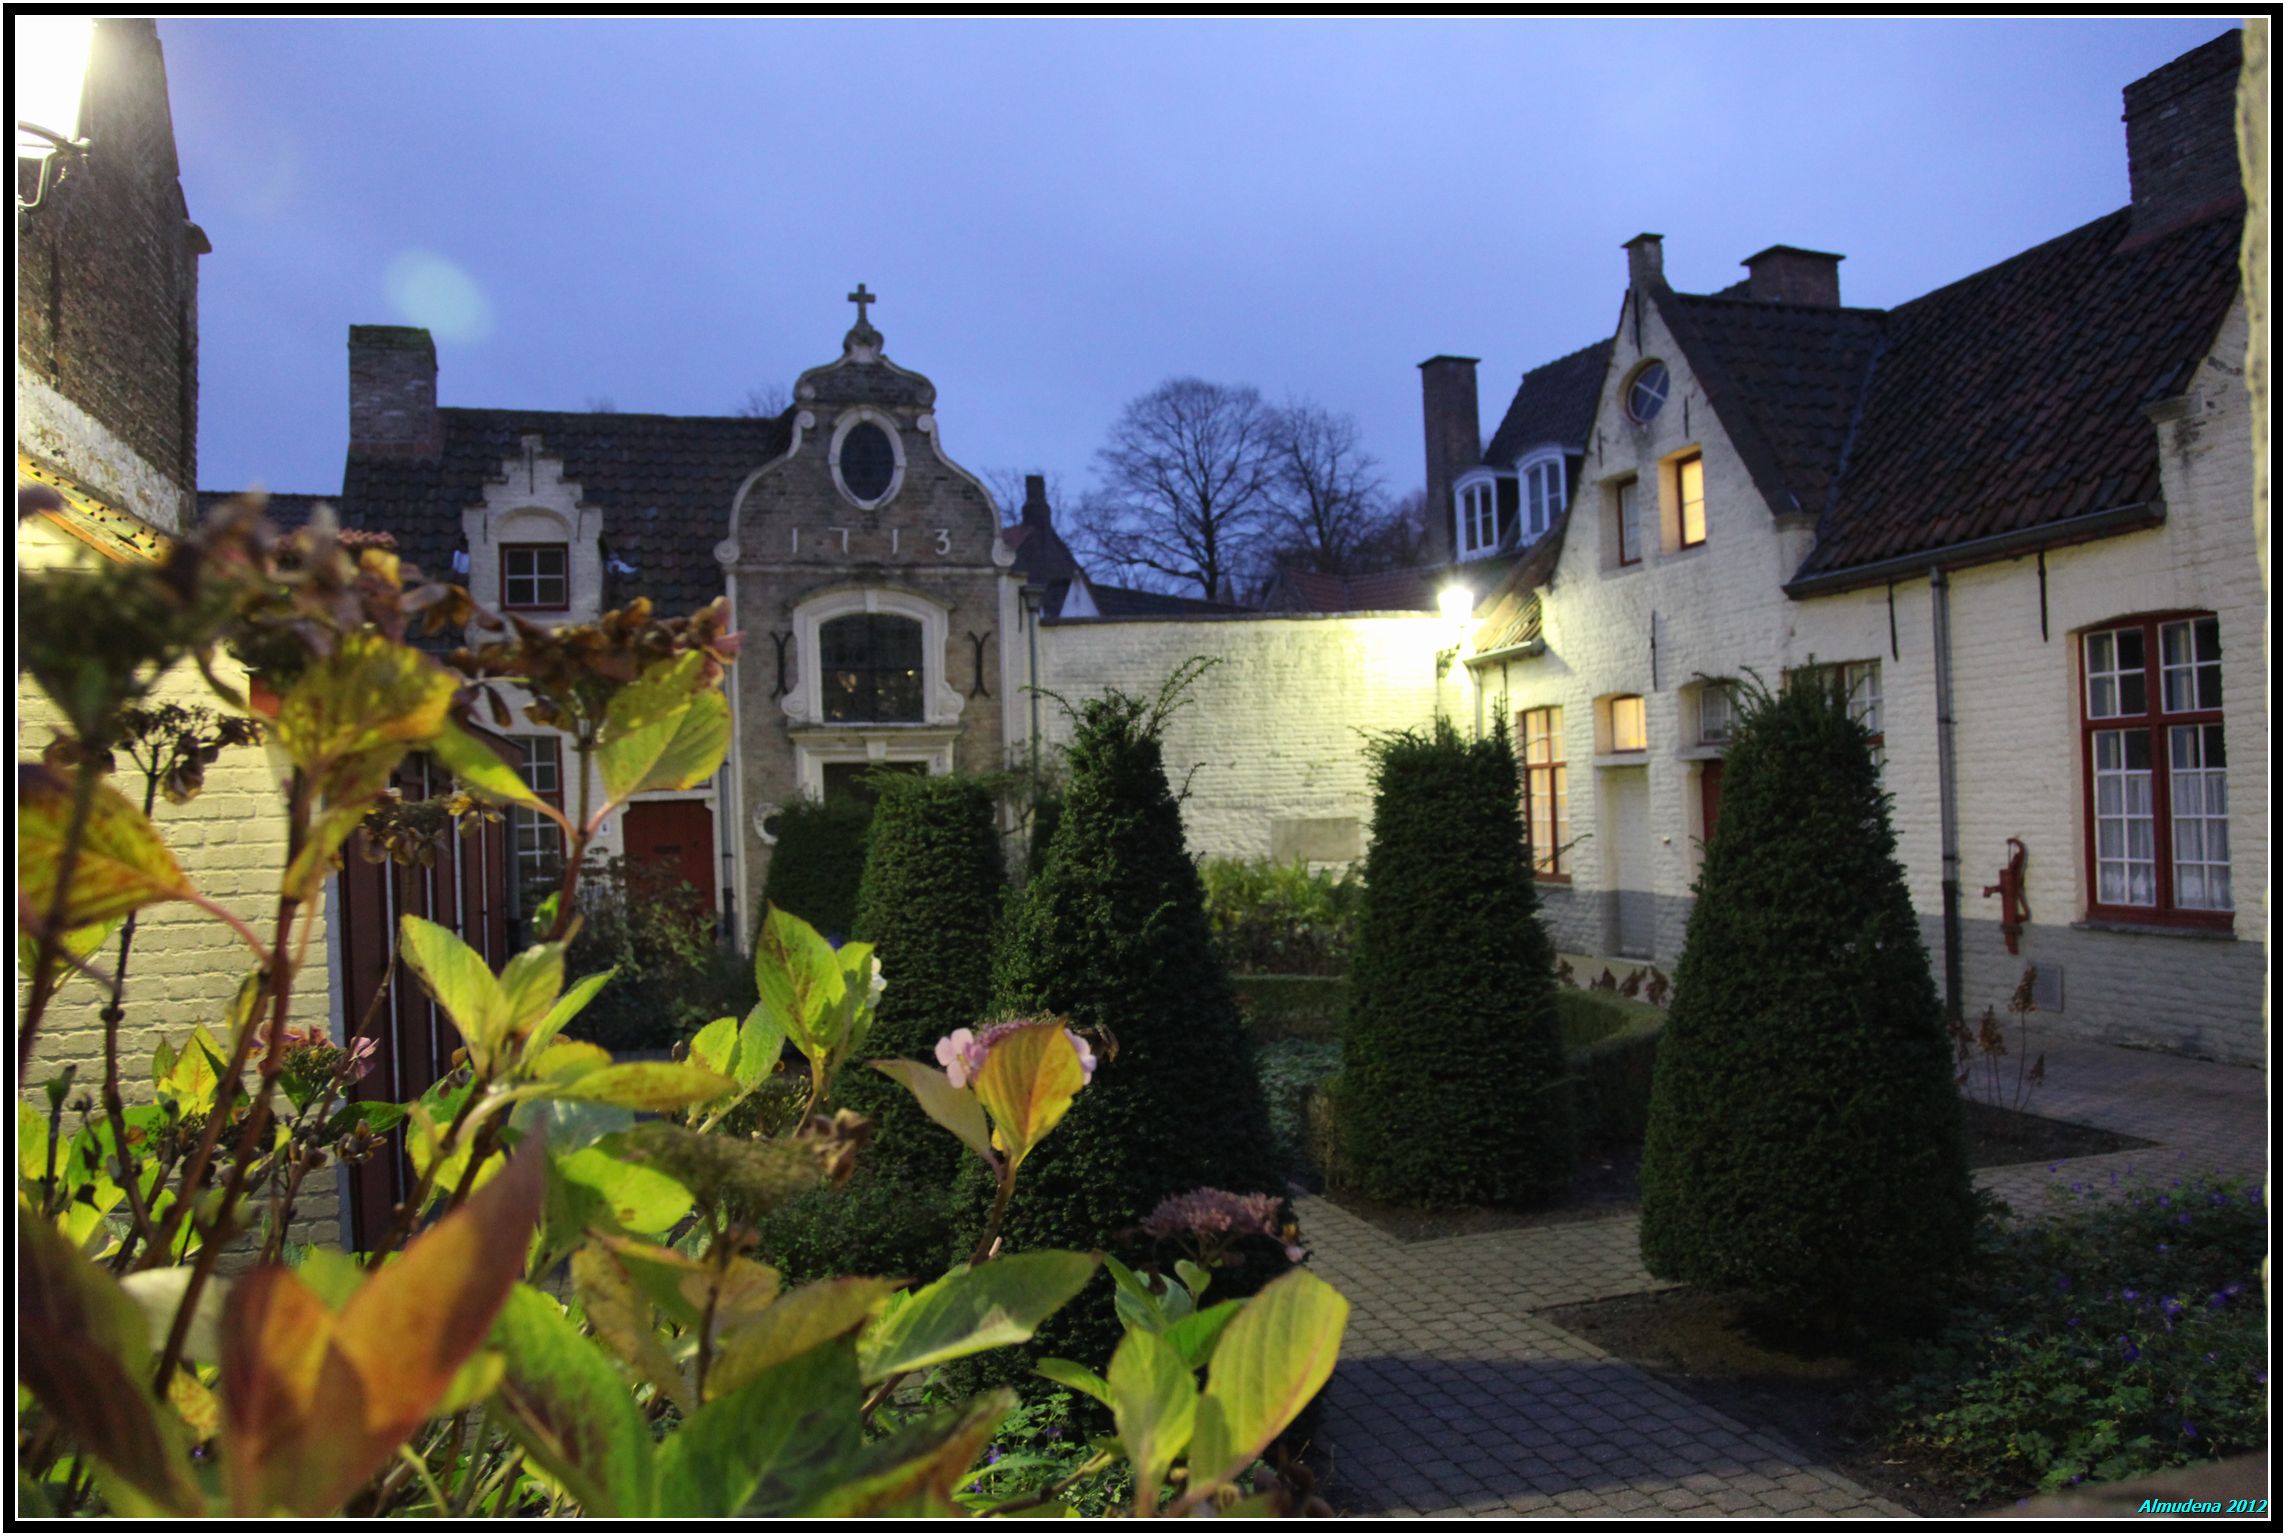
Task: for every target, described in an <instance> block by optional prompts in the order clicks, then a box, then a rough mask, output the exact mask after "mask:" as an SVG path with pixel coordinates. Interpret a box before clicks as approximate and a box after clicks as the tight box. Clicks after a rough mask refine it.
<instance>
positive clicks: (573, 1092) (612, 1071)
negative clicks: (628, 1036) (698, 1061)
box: [548, 1061, 738, 1110]
mask: <svg viewBox="0 0 2286 1536" xmlns="http://www.w3.org/2000/svg"><path fill="white" fill-rule="evenodd" d="M737 1087H738V1085H737V1084H736V1083H734V1082H732V1081H731V1080H730V1079H729V1078H727V1077H717V1076H716V1075H715V1074H714V1073H712V1072H709V1071H707V1070H706V1069H705V1068H703V1067H694V1066H691V1065H690V1064H689V1063H687V1062H680V1061H631V1062H627V1063H624V1064H622V1065H618V1066H610V1067H600V1068H598V1069H596V1070H595V1071H593V1072H584V1073H582V1074H580V1075H579V1076H578V1077H576V1078H574V1079H573V1080H572V1081H570V1082H568V1083H558V1084H556V1085H554V1086H552V1087H550V1088H549V1089H548V1092H549V1094H550V1096H551V1097H554V1098H559V1099H580V1100H583V1101H586V1102H588V1103H593V1104H617V1105H619V1106H620V1107H621V1108H623V1109H648V1110H670V1109H687V1108H689V1107H690V1106H691V1105H693V1104H711V1103H713V1102H714V1101H715V1100H716V1099H719V1098H721V1097H723V1096H724V1095H725V1094H728V1093H731V1092H734V1091H736V1089H737Z"/></svg>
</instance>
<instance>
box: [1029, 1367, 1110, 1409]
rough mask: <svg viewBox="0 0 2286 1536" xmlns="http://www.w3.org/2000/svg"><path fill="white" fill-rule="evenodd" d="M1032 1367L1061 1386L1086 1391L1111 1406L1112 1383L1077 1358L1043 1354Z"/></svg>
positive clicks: (1075, 1390)
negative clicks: (1070, 1358) (1063, 1358)
mask: <svg viewBox="0 0 2286 1536" xmlns="http://www.w3.org/2000/svg"><path fill="white" fill-rule="evenodd" d="M1032 1369H1033V1371H1034V1372H1035V1373H1037V1374H1038V1375H1041V1376H1045V1377H1047V1378H1048V1380H1050V1381H1052V1382H1055V1383H1056V1384H1057V1385H1059V1386H1065V1387H1069V1388H1071V1389H1072V1390H1073V1391H1074V1392H1084V1393H1086V1394H1087V1395H1088V1396H1089V1397H1092V1398H1094V1399H1095V1400H1096V1401H1097V1402H1099V1403H1101V1404H1103V1405H1104V1406H1105V1407H1106V1408H1108V1407H1110V1406H1111V1384H1110V1383H1109V1382H1107V1381H1105V1380H1104V1379H1103V1378H1102V1377H1101V1376H1098V1375H1097V1374H1096V1373H1095V1372H1093V1371H1091V1370H1089V1369H1088V1368H1087V1367H1086V1366H1084V1365H1082V1364H1080V1363H1079V1362H1078V1361H1077V1360H1059V1359H1058V1358H1056V1357H1055V1356H1054V1355H1043V1356H1042V1357H1041V1358H1039V1359H1037V1360H1035V1361H1033V1362H1032Z"/></svg>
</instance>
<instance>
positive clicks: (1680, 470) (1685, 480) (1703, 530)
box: [1675, 453, 1707, 549]
mask: <svg viewBox="0 0 2286 1536" xmlns="http://www.w3.org/2000/svg"><path fill="white" fill-rule="evenodd" d="M1675 509H1676V520H1675V528H1676V533H1677V536H1678V537H1677V542H1678V543H1679V544H1680V545H1681V546H1682V547H1683V548H1684V549H1696V548H1698V547H1699V546H1700V545H1701V544H1704V543H1705V542H1706V541H1707V464H1706V460H1704V459H1702V458H1700V457H1699V456H1698V455H1697V454H1695V453H1694V454H1691V455H1689V456H1688V457H1686V458H1682V459H1678V460H1676V461H1675Z"/></svg>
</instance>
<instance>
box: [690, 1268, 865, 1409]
mask: <svg viewBox="0 0 2286 1536" xmlns="http://www.w3.org/2000/svg"><path fill="white" fill-rule="evenodd" d="M891 1289H892V1286H891V1284H890V1282H889V1281H887V1280H875V1279H872V1278H869V1277H866V1276H845V1277H841V1278H837V1279H832V1280H816V1281H812V1282H811V1283H810V1284H808V1285H804V1286H799V1287H796V1288H795V1289H794V1290H791V1291H788V1292H787V1293H786V1294H785V1295H783V1296H780V1297H779V1298H778V1299H777V1300H776V1301H775V1302H773V1303H771V1305H769V1306H768V1307H766V1308H764V1309H763V1310H762V1311H761V1312H760V1313H758V1314H756V1316H755V1317H754V1319H753V1320H752V1321H751V1322H749V1323H747V1324H746V1325H745V1326H744V1327H742V1328H739V1329H738V1330H736V1331H735V1332H732V1333H729V1334H727V1335H725V1336H724V1337H723V1339H722V1341H721V1344H720V1346H719V1348H718V1349H717V1350H716V1353H715V1360H714V1368H713V1369H712V1370H711V1371H709V1372H708V1373H707V1379H706V1391H707V1397H708V1398H709V1400H712V1399H714V1398H718V1397H725V1396H728V1395H729V1394H731V1393H733V1392H736V1391H737V1390H738V1389H739V1388H740V1387H743V1386H745V1385H746V1384H747V1383H748V1382H750V1381H752V1380H754V1379H755V1378H756V1377H757V1376H760V1375H761V1374H762V1373H763V1372H764V1371H767V1370H770V1369H771V1368H772V1367H774V1366H777V1365H780V1364H782V1363H784V1362H785V1361H788V1360H791V1359H794V1358H795V1357H796V1356H799V1355H806V1354H808V1353H809V1352H810V1351H811V1350H813V1349H815V1348H817V1347H818V1346H819V1345H820V1344H823V1343H825V1342H826V1341H827V1340H829V1339H838V1338H841V1337H843V1336H844V1335H846V1334H850V1333H854V1332H855V1331H856V1330H857V1329H858V1328H859V1327H861V1326H863V1324H864V1323H865V1321H866V1319H868V1318H870V1317H871V1316H872V1315H873V1313H874V1311H875V1309H876V1308H878V1307H879V1306H880V1305H881V1303H882V1301H883V1300H884V1299H885V1298H887V1296H888V1295H889V1292H890V1291H891Z"/></svg>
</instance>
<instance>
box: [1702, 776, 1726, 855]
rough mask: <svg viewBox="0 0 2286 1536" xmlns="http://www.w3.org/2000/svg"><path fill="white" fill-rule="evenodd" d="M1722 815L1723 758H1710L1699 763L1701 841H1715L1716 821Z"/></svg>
mask: <svg viewBox="0 0 2286 1536" xmlns="http://www.w3.org/2000/svg"><path fill="white" fill-rule="evenodd" d="M1721 817H1722V759H1721V758H1719V757H1711V758H1708V759H1707V760H1706V761H1705V762H1703V763H1701V764H1700V765H1699V841H1700V842H1702V843H1711V842H1713V841H1714V835H1715V823H1716V822H1717V821H1718V820H1720V819H1721Z"/></svg>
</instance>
